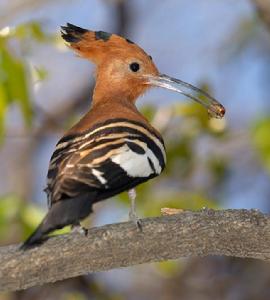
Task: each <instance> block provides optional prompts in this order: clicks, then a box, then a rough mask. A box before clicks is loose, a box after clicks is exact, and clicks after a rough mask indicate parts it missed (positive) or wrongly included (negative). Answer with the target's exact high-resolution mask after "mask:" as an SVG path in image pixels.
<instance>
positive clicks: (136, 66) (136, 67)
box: [129, 62, 140, 72]
mask: <svg viewBox="0 0 270 300" xmlns="http://www.w3.org/2000/svg"><path fill="white" fill-rule="evenodd" d="M129 68H130V70H131V71H132V72H137V71H139V70H140V65H139V64H138V63H137V62H134V63H131V64H130V65H129Z"/></svg>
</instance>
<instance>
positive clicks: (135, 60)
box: [22, 24, 222, 249]
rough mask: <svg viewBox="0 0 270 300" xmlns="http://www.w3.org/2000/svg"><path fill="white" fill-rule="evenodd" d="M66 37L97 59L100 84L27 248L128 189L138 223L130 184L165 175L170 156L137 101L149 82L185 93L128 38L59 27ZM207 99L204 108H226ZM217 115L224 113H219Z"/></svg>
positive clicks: (65, 140) (58, 164) (64, 148)
mask: <svg viewBox="0 0 270 300" xmlns="http://www.w3.org/2000/svg"><path fill="white" fill-rule="evenodd" d="M62 37H63V38H64V39H65V40H66V41H67V42H68V43H69V46H70V47H71V48H72V49H74V50H75V51H76V52H77V53H78V54H79V55H80V56H81V57H84V58H87V59H89V60H91V61H92V62H94V63H95V64H96V67H97V70H96V86H95V89H94V93H93V97H92V104H91V108H90V110H89V112H88V113H87V114H86V115H85V116H84V117H83V118H82V119H81V120H80V121H79V122H78V123H77V124H76V125H74V126H73V127H72V128H71V129H70V130H69V131H68V132H67V133H66V134H65V135H64V136H63V137H62V138H61V139H60V141H59V142H58V143H57V145H56V149H55V151H54V153H53V155H52V157H51V161H50V165H49V170H48V176H47V188H46V192H47V196H48V204H49V211H48V213H47V215H46V216H45V218H44V220H43V221H42V222H41V224H40V225H39V226H38V228H37V229H36V231H35V232H34V233H33V234H32V235H31V236H30V237H29V238H28V239H27V240H26V241H25V243H24V244H23V246H22V248H23V249H27V248H28V247H31V246H33V245H35V244H38V243H41V242H42V241H43V240H44V238H46V237H47V235H48V234H49V233H50V232H52V231H53V230H55V229H58V228H62V227H64V226H66V225H73V226H76V225H78V224H79V222H80V221H81V220H82V219H84V218H85V217H87V216H88V215H89V214H90V213H91V211H92V206H93V204H94V203H96V202H98V201H101V200H104V199H107V198H109V197H111V196H114V195H117V194H119V193H121V192H123V191H130V190H131V191H132V192H131V193H129V195H130V198H131V201H132V206H131V213H130V217H131V219H132V220H133V221H135V223H136V224H139V220H138V219H137V217H136V213H135V193H134V190H133V189H134V188H135V187H136V186H137V185H138V184H140V183H142V182H145V181H147V180H149V179H152V178H154V177H156V176H158V175H159V174H160V173H161V172H162V170H163V169H164V167H165V163H166V153H165V146H164V142H163V139H162V137H161V135H160V134H159V133H158V131H157V130H156V129H154V128H153V127H152V126H151V125H150V124H149V122H148V120H147V119H146V118H145V117H144V116H143V115H142V114H141V113H140V112H139V111H138V110H137V108H136V106H135V101H136V99H137V98H138V97H139V96H140V95H141V94H143V93H144V92H145V91H146V90H147V89H148V88H149V87H151V86H161V87H165V88H168V89H173V90H175V91H178V92H180V93H182V90H181V89H180V88H179V87H180V86H181V82H180V81H179V80H176V79H173V78H170V77H168V76H166V75H160V74H159V72H158V70H157V68H156V66H155V64H154V63H153V61H152V58H151V57H150V56H149V55H148V54H147V53H146V52H145V51H144V50H143V49H141V48H140V47H139V46H137V45H136V44H134V43H132V42H131V41H130V40H127V39H125V38H122V37H120V36H117V35H114V34H110V33H106V32H103V31H89V30H86V29H83V28H80V27H77V26H75V25H72V24H67V26H64V27H62ZM182 83H183V82H182ZM176 85H177V86H176ZM183 86H185V87H186V84H185V83H183ZM189 87H190V86H189ZM194 89H195V88H194ZM185 94H186V93H185ZM204 94H205V93H204ZM188 96H189V95H188ZM190 97H192V98H193V99H195V100H196V99H197V98H196V97H195V96H190ZM209 99H210V100H208V103H206V104H205V103H203V105H204V106H206V107H207V105H208V106H209V107H210V108H211V106H210V104H213V103H214V104H215V109H216V108H219V109H221V108H222V106H221V105H220V104H219V103H218V102H216V100H213V98H211V97H210V96H209ZM211 101H212V102H211ZM213 101H214V102H213ZM218 105H220V106H218ZM215 113H216V116H219V117H220V116H222V113H221V110H217V111H215Z"/></svg>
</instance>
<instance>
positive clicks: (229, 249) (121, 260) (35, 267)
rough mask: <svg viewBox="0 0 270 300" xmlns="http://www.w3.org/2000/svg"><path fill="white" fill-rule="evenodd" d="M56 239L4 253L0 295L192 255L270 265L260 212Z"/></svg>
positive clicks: (267, 229)
mask: <svg viewBox="0 0 270 300" xmlns="http://www.w3.org/2000/svg"><path fill="white" fill-rule="evenodd" d="M142 227H143V231H142V232H138V231H137V229H136V227H135V226H134V224H133V223H131V222H125V223H119V224H112V225H106V226H102V227H99V228H92V229H90V230H89V234H88V236H87V237H85V236H82V235H80V234H67V235H62V236H57V237H53V238H50V239H49V240H48V241H47V242H45V243H44V244H43V245H42V246H39V247H36V248H34V249H31V250H28V251H25V252H23V251H20V250H18V245H13V246H7V247H2V248H0V290H2V291H3V290H18V289H25V288H28V287H31V286H35V285H41V284H44V283H47V282H55V281H57V280H62V279H65V278H70V277H75V276H79V275H82V274H87V273H90V272H98V271H105V270H110V269H114V268H120V267H127V266H132V265H136V264H142V263H149V262H156V261H164V260H168V259H176V258H179V257H189V256H206V255H227V256H235V257H249V258H257V259H262V260H265V261H270V216H268V215H265V214H262V213H260V212H259V211H256V210H250V211H249V210H223V211H214V210H208V209H207V210H203V211H200V212H188V211H186V212H181V213H179V214H177V215H172V216H163V217H156V218H147V219H143V220H142Z"/></svg>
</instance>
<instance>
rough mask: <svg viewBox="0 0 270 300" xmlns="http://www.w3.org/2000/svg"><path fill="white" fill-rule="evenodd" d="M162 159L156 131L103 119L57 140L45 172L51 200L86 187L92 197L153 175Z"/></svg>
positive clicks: (131, 186) (162, 151) (116, 192)
mask: <svg viewBox="0 0 270 300" xmlns="http://www.w3.org/2000/svg"><path fill="white" fill-rule="evenodd" d="M165 160H166V157H165V148H164V144H163V141H162V139H161V137H160V136H158V135H157V134H156V133H154V132H153V131H151V130H149V129H148V128H146V127H145V126H144V125H142V124H140V123H137V122H131V121H128V120H122V119H121V120H119V119H117V120H108V121H107V122H106V123H103V124H99V125H98V126H97V127H96V128H92V129H91V130H90V131H89V132H86V133H84V134H83V135H80V136H76V137H74V136H70V137H65V138H64V139H62V140H60V141H59V143H58V145H57V147H56V151H55V153H54V154H53V157H52V159H51V164H50V168H49V172H48V190H49V194H50V198H51V201H52V202H55V201H58V200H59V199H63V198H65V197H68V198H70V197H76V196H77V195H78V194H80V193H82V192H88V191H90V190H95V191H96V192H97V201H98V200H101V199H105V198H108V197H110V196H113V195H115V194H118V193H120V192H122V191H125V190H128V189H130V188H133V187H134V186H136V185H137V184H139V183H141V182H144V181H146V180H148V179H150V178H153V177H155V176H157V175H159V174H160V173H161V171H162V170H163V168H164V166H165Z"/></svg>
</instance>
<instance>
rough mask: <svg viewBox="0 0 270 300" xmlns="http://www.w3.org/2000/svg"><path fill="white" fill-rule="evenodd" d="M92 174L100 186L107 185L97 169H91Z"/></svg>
mask: <svg viewBox="0 0 270 300" xmlns="http://www.w3.org/2000/svg"><path fill="white" fill-rule="evenodd" d="M92 174H93V175H94V176H96V178H97V179H98V181H99V182H100V183H101V184H106V183H107V180H106V179H105V178H104V177H103V175H104V174H103V173H102V172H100V171H98V170H97V169H92Z"/></svg>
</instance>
